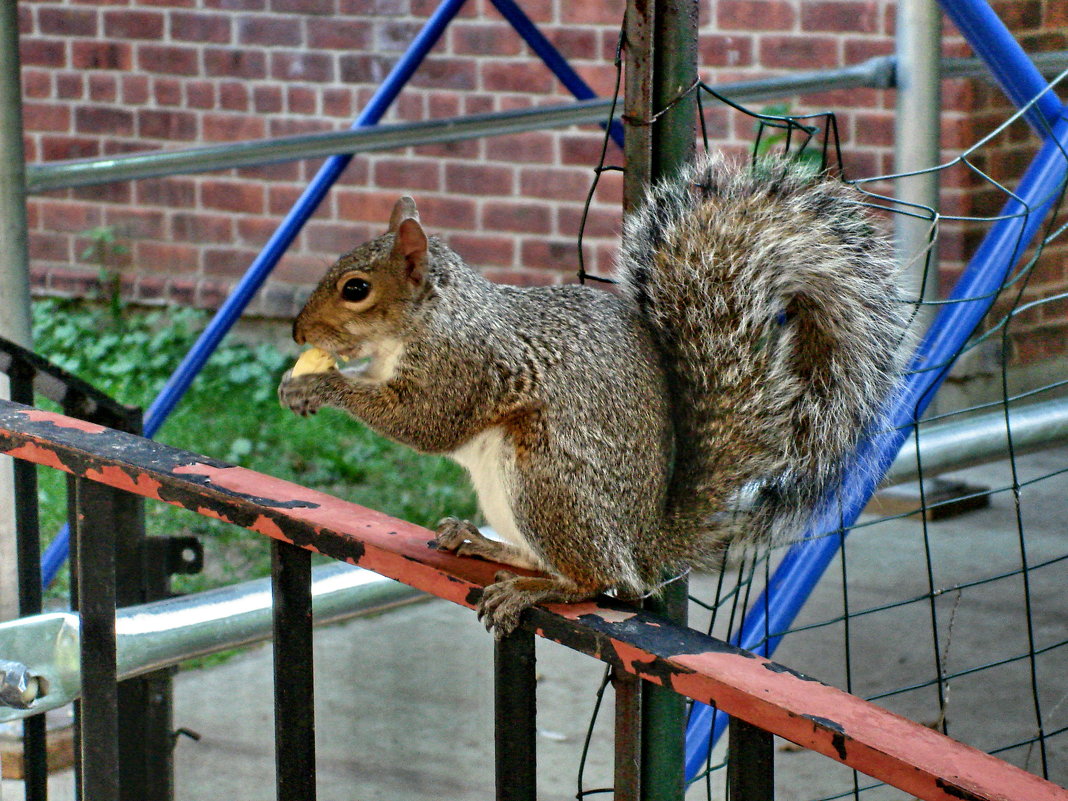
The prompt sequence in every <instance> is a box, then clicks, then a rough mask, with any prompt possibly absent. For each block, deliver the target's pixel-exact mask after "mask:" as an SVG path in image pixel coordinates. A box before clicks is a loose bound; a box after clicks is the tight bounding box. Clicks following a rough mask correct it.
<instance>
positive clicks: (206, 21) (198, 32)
mask: <svg viewBox="0 0 1068 801" xmlns="http://www.w3.org/2000/svg"><path fill="white" fill-rule="evenodd" d="M169 17H170V27H171V39H172V40H174V41H182V42H197V43H205V44H207V43H212V44H226V43H228V42H229V41H230V19H229V18H228V17H225V16H223V15H222V14H212V13H210V12H203V11H197V12H186V11H171V12H170V15H169Z"/></svg>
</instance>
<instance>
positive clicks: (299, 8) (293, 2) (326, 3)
mask: <svg viewBox="0 0 1068 801" xmlns="http://www.w3.org/2000/svg"><path fill="white" fill-rule="evenodd" d="M270 4H271V11H280V12H282V13H287V12H288V13H293V14H319V15H322V16H333V15H335V14H337V3H336V2H335V1H334V0H270Z"/></svg>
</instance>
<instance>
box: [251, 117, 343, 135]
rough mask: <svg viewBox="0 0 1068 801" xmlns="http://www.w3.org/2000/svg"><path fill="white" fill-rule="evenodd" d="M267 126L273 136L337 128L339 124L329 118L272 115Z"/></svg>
mask: <svg viewBox="0 0 1068 801" xmlns="http://www.w3.org/2000/svg"><path fill="white" fill-rule="evenodd" d="M267 127H268V130H269V132H270V134H271V136H300V135H301V134H307V133H317V132H319V131H333V130H336V129H337V126H336V125H335V124H334V123H332V122H330V121H329V120H318V119H303V120H301V119H294V118H292V117H271V118H270V119H269V120H268V126H267Z"/></svg>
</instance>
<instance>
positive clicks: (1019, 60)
mask: <svg viewBox="0 0 1068 801" xmlns="http://www.w3.org/2000/svg"><path fill="white" fill-rule="evenodd" d="M940 4H941V6H942V10H943V11H945V12H946V16H948V17H949V18H950V19H951V20H953V24H954V25H956V26H957V28H958V29H960V32H961V33H962V34H963V35H964V38H965V39H967V40H968V44H970V45H971V46H972V49H973V50H975V52H976V55H978V56H979V57H980V58H981V59H983V61H985V62H986V64H987V66H988V67H989V68H990V72H991V73H992V74H993V76H994V79H995V80H996V81H997V82H998V85H999V86H1000V87H1001V89H1002V91H1004V92H1005V94H1006V95H1007V96H1008V98H1009V99H1010V100H1011V101H1012V103H1013V105H1015V106H1016V107H1017V108H1023V106H1024V105H1026V104H1027V103H1028V102H1030V101H1031V100H1033V99H1034V98H1036V97H1037V98H1038V101H1037V102H1036V103H1035V104H1034V105H1033V106H1032V107H1031V108H1030V109H1028V110H1027V111H1026V112H1025V113H1024V117H1025V118H1026V119H1027V122H1028V123H1029V124H1030V125H1031V127H1032V128H1033V129H1034V130H1035V132H1036V133H1037V134H1038V135H1039V136H1042V137H1044V136H1047V135H1048V132H1049V127H1050V126H1052V125H1053V123H1054V121H1055V120H1056V119H1057V118H1058V117H1060V116H1061V114H1063V113H1064V109H1063V107H1062V106H1061V103H1060V101H1059V100H1058V99H1057V95H1056V94H1055V93H1054V92H1052V91H1045V90H1046V88H1047V87H1048V86H1049V84H1048V82H1047V81H1046V79H1045V78H1043V77H1042V74H1041V73H1040V72H1039V71H1038V70H1037V69H1035V65H1034V64H1032V63H1031V59H1029V58H1028V57H1027V54H1026V53H1025V52H1024V50H1023V48H1022V47H1020V44H1019V42H1017V41H1016V39H1015V37H1013V35H1012V34H1011V33H1010V32H1009V29H1008V28H1006V27H1005V23H1003V22H1002V21H1001V20H1000V19H998V16H997V14H995V13H994V10H993V9H992V8H991V7H990V5H989V4H988V3H987V2H986V0H941V3H940Z"/></svg>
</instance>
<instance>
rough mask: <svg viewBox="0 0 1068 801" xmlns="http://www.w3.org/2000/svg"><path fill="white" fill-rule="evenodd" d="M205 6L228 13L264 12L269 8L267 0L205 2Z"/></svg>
mask: <svg viewBox="0 0 1068 801" xmlns="http://www.w3.org/2000/svg"><path fill="white" fill-rule="evenodd" d="M204 5H205V6H207V7H208V8H221V9H224V10H226V11H262V10H263V9H265V8H266V7H267V0H204Z"/></svg>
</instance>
